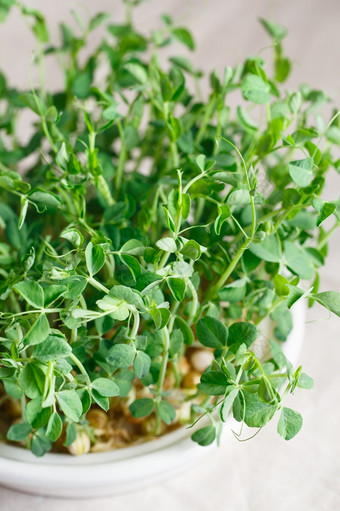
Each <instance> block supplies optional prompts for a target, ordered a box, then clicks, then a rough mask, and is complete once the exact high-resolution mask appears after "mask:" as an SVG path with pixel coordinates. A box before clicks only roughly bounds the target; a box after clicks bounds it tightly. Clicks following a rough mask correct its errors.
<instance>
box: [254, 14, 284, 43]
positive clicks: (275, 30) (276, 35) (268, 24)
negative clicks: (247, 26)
mask: <svg viewBox="0 0 340 511" xmlns="http://www.w3.org/2000/svg"><path fill="white" fill-rule="evenodd" d="M260 22H261V23H262V25H263V26H264V28H265V29H266V30H267V32H268V34H269V35H270V36H271V37H272V38H273V39H276V40H277V41H281V39H283V38H284V37H285V36H286V35H287V29H286V28H285V27H283V26H282V25H279V24H278V23H273V22H272V21H267V20H265V19H263V18H260Z"/></svg>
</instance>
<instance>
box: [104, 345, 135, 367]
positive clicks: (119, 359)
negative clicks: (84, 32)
mask: <svg viewBox="0 0 340 511" xmlns="http://www.w3.org/2000/svg"><path fill="white" fill-rule="evenodd" d="M135 355H136V349H135V347H134V346H133V345H132V344H115V345H114V346H112V348H110V349H109V351H108V353H107V355H106V359H107V361H108V362H109V364H111V365H113V366H114V367H117V368H118V367H119V368H124V367H130V365H131V364H132V362H133V360H134V358H135Z"/></svg>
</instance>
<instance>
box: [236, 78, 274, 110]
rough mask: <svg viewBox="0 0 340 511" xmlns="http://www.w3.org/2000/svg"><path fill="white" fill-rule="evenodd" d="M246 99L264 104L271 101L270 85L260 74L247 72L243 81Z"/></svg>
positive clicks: (243, 92)
mask: <svg viewBox="0 0 340 511" xmlns="http://www.w3.org/2000/svg"><path fill="white" fill-rule="evenodd" d="M242 94H243V97H244V99H248V100H249V101H252V102H253V103H258V104H263V103H268V101H270V86H269V84H268V83H266V82H265V81H264V80H263V79H262V78H261V77H260V76H258V75H255V74H247V75H246V76H245V77H244V79H243V82H242Z"/></svg>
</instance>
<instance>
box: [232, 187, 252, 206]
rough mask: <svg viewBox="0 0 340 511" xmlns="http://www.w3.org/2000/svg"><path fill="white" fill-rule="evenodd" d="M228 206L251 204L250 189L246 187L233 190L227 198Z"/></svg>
mask: <svg viewBox="0 0 340 511" xmlns="http://www.w3.org/2000/svg"><path fill="white" fill-rule="evenodd" d="M227 204H228V206H246V205H247V204H250V195H249V191H248V190H245V189H240V190H234V191H232V192H231V193H230V194H229V195H228V198H227Z"/></svg>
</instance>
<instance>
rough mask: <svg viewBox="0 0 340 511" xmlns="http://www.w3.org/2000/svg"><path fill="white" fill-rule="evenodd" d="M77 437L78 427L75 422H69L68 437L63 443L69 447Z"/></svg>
mask: <svg viewBox="0 0 340 511" xmlns="http://www.w3.org/2000/svg"><path fill="white" fill-rule="evenodd" d="M76 438H77V430H76V427H75V425H74V424H73V422H69V423H68V424H67V428H66V439H65V442H64V443H63V445H65V447H68V446H69V445H71V444H73V442H74V441H75V439H76Z"/></svg>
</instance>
